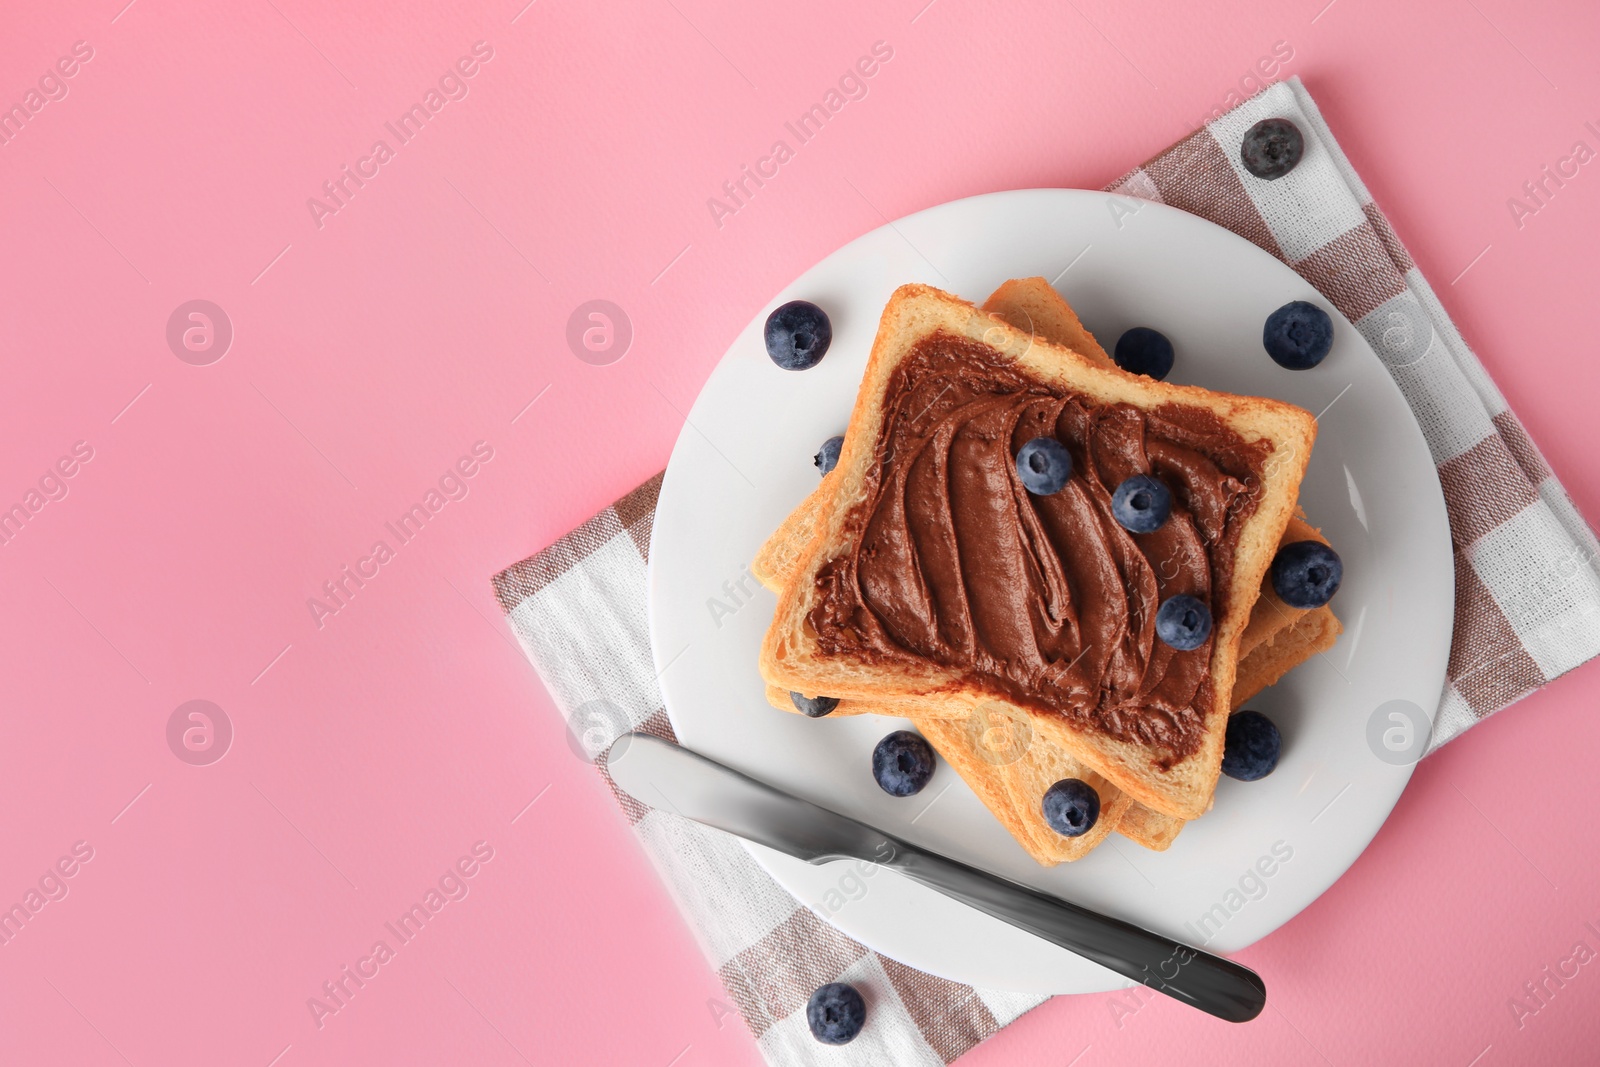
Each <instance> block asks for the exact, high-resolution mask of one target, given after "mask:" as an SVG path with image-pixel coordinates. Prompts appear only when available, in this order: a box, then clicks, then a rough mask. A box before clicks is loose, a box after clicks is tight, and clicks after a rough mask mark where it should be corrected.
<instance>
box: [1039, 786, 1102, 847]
mask: <svg viewBox="0 0 1600 1067" xmlns="http://www.w3.org/2000/svg"><path fill="white" fill-rule="evenodd" d="M1040 807H1041V808H1042V809H1043V811H1044V821H1045V822H1047V823H1049V824H1050V829H1052V830H1054V831H1055V832H1056V833H1058V834H1060V835H1061V836H1062V837H1081V836H1082V835H1084V834H1086V833H1088V832H1089V831H1090V830H1093V829H1094V824H1095V823H1096V822H1097V821H1099V819H1100V794H1099V793H1096V792H1095V791H1094V786H1092V785H1090V784H1089V783H1088V782H1085V781H1083V780H1082V779H1079V778H1063V779H1061V781H1059V782H1057V783H1056V784H1055V785H1053V786H1051V787H1050V788H1049V789H1046V790H1045V791H1044V802H1043V804H1041V805H1040Z"/></svg>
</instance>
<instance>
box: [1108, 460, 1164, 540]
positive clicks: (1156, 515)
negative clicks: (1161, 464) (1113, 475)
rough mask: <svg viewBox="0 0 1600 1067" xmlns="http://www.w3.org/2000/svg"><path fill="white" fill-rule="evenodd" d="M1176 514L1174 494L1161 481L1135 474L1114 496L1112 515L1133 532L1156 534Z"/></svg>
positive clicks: (1123, 526)
mask: <svg viewBox="0 0 1600 1067" xmlns="http://www.w3.org/2000/svg"><path fill="white" fill-rule="evenodd" d="M1171 513H1172V491H1171V490H1169V489H1168V488H1167V487H1166V486H1165V485H1164V484H1163V483H1162V482H1161V480H1160V479H1159V478H1152V477H1151V476H1150V475H1148V474H1135V475H1134V476H1133V477H1132V478H1129V479H1128V480H1127V481H1125V482H1123V483H1122V484H1121V485H1119V486H1117V491H1116V492H1115V493H1112V494H1111V514H1112V517H1114V518H1115V519H1116V520H1117V522H1119V523H1121V524H1122V528H1123V529H1124V530H1127V531H1128V532H1129V533H1138V534H1146V533H1154V532H1155V531H1156V530H1159V529H1161V524H1162V523H1164V522H1166V521H1167V516H1168V515H1169V514H1171Z"/></svg>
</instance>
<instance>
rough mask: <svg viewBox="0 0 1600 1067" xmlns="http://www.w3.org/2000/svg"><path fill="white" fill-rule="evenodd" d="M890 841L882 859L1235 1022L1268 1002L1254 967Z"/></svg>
mask: <svg viewBox="0 0 1600 1067" xmlns="http://www.w3.org/2000/svg"><path fill="white" fill-rule="evenodd" d="M886 844H887V845H888V849H880V850H879V855H877V856H875V857H873V858H874V859H875V860H876V861H877V862H878V863H880V864H881V865H882V866H884V867H887V868H889V869H890V870H894V871H899V872H900V873H901V874H903V875H905V876H906V877H908V878H911V879H913V880H914V881H917V882H921V883H922V884H923V885H925V886H927V887H929V888H930V889H935V890H937V891H939V892H940V893H943V894H945V895H946V896H950V897H954V898H955V899H957V900H960V901H961V902H963V903H965V904H967V905H969V906H971V907H974V908H976V909H978V910H979V911H981V912H983V913H985V914H986V915H992V916H994V917H995V918H996V919H999V920H1001V921H1002V922H1006V923H1010V924H1011V925H1012V926H1015V927H1017V928H1018V929H1021V930H1026V931H1028V933H1030V934H1033V935H1034V936H1036V937H1042V938H1044V940H1046V941H1049V942H1050V943H1051V944H1055V945H1060V946H1061V947H1062V948H1064V949H1067V950H1069V951H1071V952H1075V953H1077V954H1078V955H1080V956H1083V957H1085V958H1086V959H1090V960H1093V961H1094V962H1096V963H1098V964H1100V965H1101V966H1102V967H1105V968H1107V969H1109V970H1112V971H1115V972H1117V973H1118V974H1120V975H1122V976H1123V977H1125V978H1131V979H1133V980H1134V981H1135V982H1139V983H1140V984H1142V985H1145V986H1148V987H1150V988H1151V989H1154V990H1156V991H1157V992H1158V993H1165V994H1166V995H1167V996H1169V997H1172V998H1173V999H1175V1000H1178V1001H1180V1002H1182V1003H1184V1004H1188V1005H1189V1006H1190V1007H1193V1008H1198V1009H1200V1010H1201V1011H1204V1012H1208V1013H1209V1014H1211V1015H1215V1016H1216V1017H1217V1018H1219V1019H1226V1020H1227V1021H1229V1022H1234V1023H1242V1022H1248V1021H1250V1020H1251V1019H1254V1018H1255V1017H1256V1016H1257V1015H1259V1014H1261V1009H1262V1008H1264V1007H1266V1004H1267V987H1266V984H1265V983H1264V982H1262V981H1261V977H1260V976H1259V975H1257V974H1256V973H1255V972H1254V971H1252V970H1250V969H1249V968H1248V967H1241V966H1240V965H1239V964H1237V963H1234V962H1232V961H1231V960H1225V959H1223V958H1222V957H1221V956H1214V955H1212V954H1211V953H1209V952H1203V951H1201V950H1200V949H1197V948H1191V947H1189V946H1188V945H1185V944H1183V943H1182V942H1179V941H1174V940H1172V939H1171V938H1169V937H1162V936H1161V935H1160V934H1155V933H1151V932H1150V931H1149V930H1146V929H1144V928H1142V927H1139V926H1135V925H1133V924H1132V923H1127V922H1123V921H1122V920H1121V919H1113V918H1111V917H1110V916H1107V915H1101V914H1099V913H1098V912H1093V911H1090V910H1089V909H1087V908H1083V907H1079V906H1078V905H1076V904H1071V903H1068V902H1067V901H1065V900H1060V899H1058V898H1056V897H1052V896H1047V895H1045V894H1043V893H1040V892H1038V891H1036V890H1033V889H1030V888H1028V887H1027V886H1023V885H1018V884H1017V883H1015V882H1011V881H1008V880H1006V879H1003V878H998V877H996V876H994V875H992V874H987V873H985V872H983V871H980V870H978V869H977V868H975V867H969V866H967V865H966V864H964V863H960V862H958V861H956V860H952V859H949V858H947V857H945V856H940V855H937V854H935V853H932V852H924V851H923V850H922V849H920V848H917V847H916V846H914V845H910V844H907V843H906V842H904V841H899V840H894V841H892V842H887V843H886ZM885 851H891V852H892V855H888V856H885V855H884V854H883V853H884V852H885Z"/></svg>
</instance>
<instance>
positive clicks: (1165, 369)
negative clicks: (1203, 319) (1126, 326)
mask: <svg viewBox="0 0 1600 1067" xmlns="http://www.w3.org/2000/svg"><path fill="white" fill-rule="evenodd" d="M1111 358H1112V359H1114V360H1116V363H1117V366H1119V367H1121V368H1122V369H1123V370H1125V371H1127V372H1128V373H1129V374H1143V375H1146V376H1147V377H1150V378H1154V379H1155V380H1156V381H1158V382H1159V381H1161V380H1162V379H1163V378H1165V377H1166V376H1167V375H1169V374H1171V373H1172V342H1171V341H1169V340H1167V337H1166V335H1165V334H1163V333H1162V332H1161V331H1159V330H1152V329H1151V328H1150V327H1148V326H1135V327H1134V328H1133V329H1131V330H1129V331H1128V332H1127V333H1125V334H1123V335H1122V336H1121V337H1119V338H1117V347H1116V349H1115V350H1113V351H1112V353H1111Z"/></svg>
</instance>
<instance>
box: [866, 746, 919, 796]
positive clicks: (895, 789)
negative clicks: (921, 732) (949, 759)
mask: <svg viewBox="0 0 1600 1067" xmlns="http://www.w3.org/2000/svg"><path fill="white" fill-rule="evenodd" d="M933 767H934V762H933V746H932V745H930V744H928V742H926V741H924V740H923V739H922V738H920V737H918V736H917V735H916V734H914V733H912V732H911V731H910V730H896V731H895V732H894V733H892V734H890V735H889V736H888V737H885V738H884V739H883V740H882V741H879V742H878V747H877V748H875V749H873V750H872V776H873V777H874V778H876V779H877V780H878V785H880V786H881V787H882V788H883V791H884V792H885V793H888V794H889V795H890V796H892V797H908V796H911V795H912V794H913V793H920V792H921V791H922V787H923V786H925V785H927V784H928V779H929V778H932V777H933Z"/></svg>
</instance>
